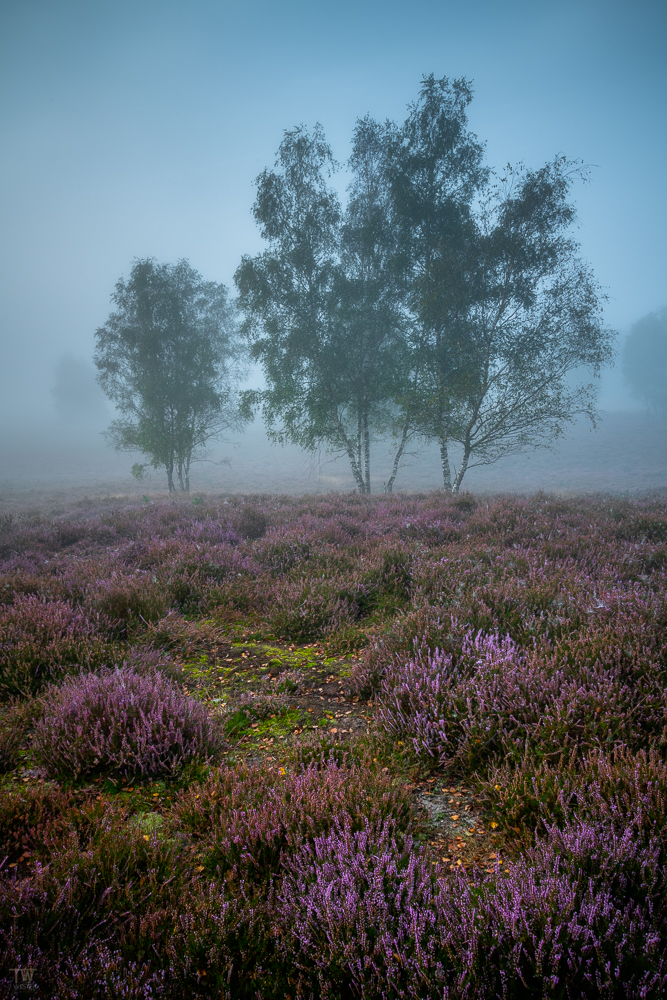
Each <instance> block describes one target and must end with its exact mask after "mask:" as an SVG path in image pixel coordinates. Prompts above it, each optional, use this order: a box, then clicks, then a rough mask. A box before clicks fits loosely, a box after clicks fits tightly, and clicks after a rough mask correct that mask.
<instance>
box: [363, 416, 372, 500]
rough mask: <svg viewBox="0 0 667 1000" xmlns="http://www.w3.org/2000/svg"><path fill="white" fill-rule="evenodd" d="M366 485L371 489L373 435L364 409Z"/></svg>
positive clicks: (367, 488)
mask: <svg viewBox="0 0 667 1000" xmlns="http://www.w3.org/2000/svg"><path fill="white" fill-rule="evenodd" d="M364 486H365V488H366V493H370V491H371V435H370V431H369V430H368V413H367V412H365V411H364Z"/></svg>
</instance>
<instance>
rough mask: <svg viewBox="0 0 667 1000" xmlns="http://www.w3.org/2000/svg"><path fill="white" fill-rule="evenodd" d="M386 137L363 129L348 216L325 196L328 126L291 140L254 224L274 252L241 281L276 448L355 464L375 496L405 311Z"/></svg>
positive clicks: (260, 194) (250, 261)
mask: <svg viewBox="0 0 667 1000" xmlns="http://www.w3.org/2000/svg"><path fill="white" fill-rule="evenodd" d="M387 141H388V140H387V135H386V133H385V131H383V129H382V128H381V127H380V126H377V125H376V124H375V123H373V122H371V121H370V120H365V121H364V122H359V123H358V125H357V129H356V132H355V139H354V148H353V154H352V159H351V169H352V172H353V181H352V184H351V187H350V199H349V202H348V206H347V210H346V211H345V212H344V211H343V209H342V207H341V204H340V201H339V199H338V196H337V195H336V193H335V192H334V191H333V190H332V189H331V188H329V187H328V183H327V182H328V178H329V177H330V175H331V174H332V173H333V171H334V169H335V168H336V164H335V162H334V159H333V156H332V153H331V149H330V147H329V146H328V144H327V143H326V141H325V138H324V134H323V131H322V128H321V126H319V125H318V126H316V127H315V129H314V130H313V132H312V133H309V132H308V131H307V130H306V129H305V128H304V127H299V128H297V129H294V130H292V131H287V132H286V133H285V135H284V138H283V141H282V143H281V146H280V149H279V153H278V158H277V162H276V168H277V169H276V170H273V171H270V170H265V171H263V173H262V174H260V176H259V178H258V179H257V198H256V201H255V205H254V209H253V211H254V215H255V219H256V220H257V222H258V224H259V226H260V231H261V234H262V236H263V238H264V239H265V240H266V241H267V243H268V248H267V249H266V250H265V251H264V252H263V253H261V254H259V255H257V256H256V257H244V258H243V260H242V261H241V264H240V266H239V268H238V270H237V272H236V275H235V279H234V280H235V282H236V286H237V288H238V290H239V296H240V298H239V301H240V305H241V308H242V309H243V311H244V313H245V316H246V319H245V321H244V325H243V329H244V333H245V334H246V336H247V337H248V339H249V340H250V342H251V348H250V350H251V356H252V357H253V358H254V359H256V360H257V361H259V362H260V363H261V365H262V368H263V371H264V376H265V379H266V389H265V390H263V391H262V392H255V393H247V394H246V402H247V405H248V408H249V409H251V408H253V407H259V408H261V410H262V412H263V415H264V419H265V421H266V423H267V427H268V432H269V436H270V437H271V438H272V439H273V440H275V441H277V442H280V443H282V442H284V441H291V442H293V443H296V444H299V445H300V446H301V447H303V448H306V449H308V450H314V449H316V448H318V447H324V448H326V449H327V450H329V451H333V452H339V453H341V452H342V453H343V454H345V455H346V456H347V458H348V461H349V464H350V469H351V471H352V475H353V477H354V481H355V483H356V486H357V488H358V490H359V491H360V492H361V493H370V491H371V436H372V434H373V432H374V431H375V432H377V431H381V430H382V429H385V428H386V427H387V426H388V423H389V422H390V402H391V396H392V392H393V391H394V389H395V387H396V384H397V375H398V370H399V369H398V368H397V365H398V362H399V358H400V335H399V329H400V318H401V313H400V309H399V308H398V307H397V301H396V299H397V297H396V292H395V289H394V283H393V279H392V277H391V271H390V266H389V264H390V259H391V257H392V252H393V251H392V249H391V234H390V226H389V225H388V222H387V213H386V201H387V189H386V184H385V183H384V174H383V170H384V157H385V152H386V145H387Z"/></svg>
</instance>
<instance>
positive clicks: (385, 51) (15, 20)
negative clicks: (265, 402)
mask: <svg viewBox="0 0 667 1000" xmlns="http://www.w3.org/2000/svg"><path fill="white" fill-rule="evenodd" d="M666 42H667V3H665V0H623V2H619V0H606V2H600V0H577V2H570V0H558V2H551V0H541V2H540V0H531V2H524V0H505V2H499V0H495V2H490V0H467V2H449V0H441V2H437V3H436V2H430V0H413V2H412V3H410V4H407V3H400V4H399V3H395V2H393V0H389V2H384V3H380V2H366V0H357V2H354V3H352V2H349V0H344V2H339V3H338V4H336V5H330V4H324V3H314V2H311V3H305V2H292V0H287V2H283V3H281V4H277V3H269V2H266V0H246V2H243V3H240V2H226V0H218V2H213V0H187V2H173V0H171V2H170V0H131V2H125V0H113V2H111V0H85V2H80V0H58V2H57V3H54V2H53V0H4V2H2V3H0V136H1V139H0V149H1V152H0V226H1V232H2V236H1V237H0V254H1V258H0V338H1V340H2V355H1V356H2V358H3V364H2V365H1V366H0V416H1V417H3V419H4V418H7V417H8V415H9V413H10V412H11V413H12V414H13V415H14V416H16V415H18V414H22V413H24V412H25V413H27V412H28V411H30V412H33V413H34V414H37V415H40V414H43V415H47V414H48V413H49V412H50V411H51V400H50V398H49V388H50V385H51V383H52V378H53V367H54V364H55V362H56V360H57V358H58V357H59V356H60V355H61V354H62V353H63V352H65V351H69V352H72V353H73V354H75V355H79V356H81V357H89V356H90V355H91V353H92V346H93V337H94V331H95V329H96V327H97V326H99V325H100V324H101V323H103V322H104V320H105V319H106V317H107V315H108V312H109V308H110V307H109V296H110V294H111V292H112V290H113V286H114V284H115V282H116V280H117V279H118V277H119V276H120V275H121V274H127V273H128V271H129V267H130V264H131V261H132V258H133V257H135V256H138V257H142V256H155V257H157V258H158V259H159V260H163V261H174V260H176V259H178V258H181V257H187V258H189V260H190V261H191V263H192V264H193V265H194V266H195V267H196V268H197V269H198V270H199V271H201V272H202V274H203V275H204V276H205V277H206V278H209V279H214V280H218V281H223V282H225V283H226V284H228V285H231V283H232V276H233V273H234V270H235V268H236V266H237V264H238V261H239V259H240V257H241V255H242V254H243V253H253V252H256V251H257V250H258V249H259V248H260V240H259V236H258V233H257V231H256V228H255V225H254V222H253V219H252V217H251V214H250V209H251V205H252V201H253V186H252V181H253V178H254V177H255V176H256V175H257V174H258V173H259V171H260V170H261V169H262V168H263V167H265V166H267V165H270V164H272V163H273V160H274V157H275V153H276V150H277V147H278V144H279V142H280V139H281V136H282V132H283V130H284V129H286V128H291V127H293V126H294V125H296V124H299V123H301V122H303V123H304V124H306V125H313V124H314V123H315V122H316V121H320V122H321V123H322V125H323V126H324V129H325V132H326V135H327V137H328V139H329V141H330V143H331V145H332V146H333V149H334V153H335V155H336V156H337V158H338V159H339V160H345V158H346V156H347V153H348V149H349V140H350V135H351V132H352V128H353V125H354V122H355V119H356V118H357V117H359V116H362V115H364V114H366V113H367V112H369V113H371V114H372V115H374V116H376V117H378V118H393V119H396V120H402V118H403V117H404V114H405V108H406V105H407V103H408V102H409V101H411V100H413V99H414V98H415V97H416V96H417V93H418V89H419V83H420V79H421V76H422V75H423V74H425V73H430V72H433V73H435V74H436V75H437V76H443V75H447V76H450V77H458V76H465V77H467V78H468V79H470V80H472V81H473V84H474V90H475V99H474V101H473V104H472V105H471V108H470V125H471V127H472V128H473V130H474V131H476V132H477V134H478V136H479V137H480V139H482V140H484V141H486V143H487V161H488V162H489V164H491V165H493V166H497V167H499V168H500V167H502V166H503V165H504V164H505V163H507V162H517V161H520V160H523V161H525V162H526V164H528V165H529V166H537V165H539V164H540V163H542V162H544V161H545V160H547V159H550V158H551V157H552V156H553V155H554V154H555V153H557V152H562V153H565V154H566V155H568V156H570V157H576V158H580V159H582V160H583V161H584V162H585V163H587V164H590V165H591V166H592V169H591V183H590V184H588V185H585V186H583V185H580V186H578V187H577V188H576V190H575V194H574V197H575V200H576V202H577V206H578V210H579V220H580V228H579V230H578V232H577V237H578V239H579V240H580V242H581V244H582V249H583V253H584V256H585V257H586V258H587V259H588V260H589V261H590V262H591V264H592V266H593V269H594V271H595V274H596V276H597V278H598V280H599V281H600V282H601V284H602V285H603V286H604V287H605V288H606V290H607V293H608V295H609V298H610V301H609V304H608V307H607V319H608V322H609V323H610V324H611V325H612V326H614V327H615V328H617V329H619V330H620V331H621V332H626V331H627V329H628V328H629V326H630V325H631V324H632V323H633V322H634V321H635V320H637V319H638V318H639V317H640V316H642V315H644V314H645V313H647V312H650V311H652V310H654V309H656V308H658V307H660V306H663V305H666V304H667V239H666V238H665V234H666V233H667V197H666V194H665V182H666V179H667V169H666V167H667V120H666V119H667V59H665V50H666ZM340 183H341V185H342V184H343V179H342V178H341V180H340ZM608 384H609V385H610V386H614V385H615V386H617V390H618V392H620V387H619V383H618V381H616V382H614V379H613V378H612V380H611V382H609V383H608ZM617 390H616V389H615V390H614V393H615V392H616V391H617ZM607 395H608V396H609V392H608V393H607ZM619 398H620V397H619ZM607 405H609V402H608V401H607Z"/></svg>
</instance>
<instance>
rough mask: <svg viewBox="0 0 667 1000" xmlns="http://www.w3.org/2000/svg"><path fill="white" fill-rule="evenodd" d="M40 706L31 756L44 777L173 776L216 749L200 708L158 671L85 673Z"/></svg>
mask: <svg viewBox="0 0 667 1000" xmlns="http://www.w3.org/2000/svg"><path fill="white" fill-rule="evenodd" d="M44 703H45V714H44V718H43V719H42V720H41V721H40V722H39V723H38V725H37V727H36V731H35V735H34V737H33V750H34V753H35V755H36V756H37V758H38V759H39V760H40V761H41V763H42V764H43V766H44V767H45V768H46V769H47V771H48V773H49V774H51V775H63V776H69V777H74V778H80V777H83V776H89V775H93V774H111V775H119V776H127V777H130V776H135V775H136V776H141V777H144V778H147V777H157V776H160V775H169V774H175V773H178V771H179V770H180V769H181V768H182V767H183V765H184V764H185V763H186V762H187V761H189V760H191V759H193V758H198V759H207V758H210V757H212V756H213V755H214V754H215V753H216V752H217V751H218V749H219V746H220V737H219V735H218V733H217V731H216V729H215V726H214V724H213V722H212V721H211V719H210V716H209V715H208V713H207V711H206V709H205V708H204V706H203V705H202V704H201V703H200V702H198V701H197V700H195V699H193V698H189V697H187V696H185V695H183V694H181V692H180V691H179V690H178V688H176V687H175V686H174V685H173V684H172V683H171V682H170V681H168V680H167V679H166V678H164V677H162V676H161V675H160V674H159V673H147V674H143V675H142V674H139V673H136V672H135V671H134V670H132V669H131V668H128V667H122V668H116V669H115V670H107V671H104V672H101V673H98V674H87V675H84V676H82V677H78V678H72V679H71V680H67V681H65V683H64V684H63V685H62V686H61V687H60V688H56V689H52V690H50V691H49V692H47V694H46V695H45V696H44Z"/></svg>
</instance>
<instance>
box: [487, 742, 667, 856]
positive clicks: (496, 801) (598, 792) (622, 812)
mask: <svg viewBox="0 0 667 1000" xmlns="http://www.w3.org/2000/svg"><path fill="white" fill-rule="evenodd" d="M480 795H481V798H482V801H483V802H484V804H485V806H486V809H487V810H488V812H489V813H490V814H491V815H492V816H493V817H494V819H495V820H496V821H497V822H498V823H500V824H501V825H503V826H504V827H505V828H506V829H507V830H510V831H512V832H516V833H523V839H524V841H526V842H528V843H530V842H531V841H532V835H533V833H534V832H535V831H537V832H538V833H543V832H544V830H545V828H546V825H549V824H550V825H552V826H553V824H556V825H558V826H561V827H562V826H564V825H565V823H566V822H570V821H572V820H574V819H575V818H576V817H578V818H580V819H586V820H589V821H590V822H592V823H595V822H603V823H606V824H612V825H613V826H614V828H615V829H616V830H617V831H622V830H623V829H625V827H626V826H628V825H629V824H630V825H632V826H633V827H634V829H635V833H636V835H637V836H638V837H646V836H647V835H650V834H651V833H653V832H654V831H658V830H661V829H662V828H663V827H664V826H665V824H666V822H667V764H665V762H664V760H662V759H661V758H660V757H659V756H658V753H657V751H656V750H655V749H651V750H649V751H646V750H640V751H639V752H638V753H634V754H633V753H632V752H631V751H630V750H629V749H628V748H627V747H623V746H621V747H618V748H617V749H616V750H614V751H613V752H612V753H611V754H605V753H604V752H602V751H599V750H593V751H592V752H591V753H590V754H588V755H587V756H586V757H585V758H584V759H583V760H582V759H578V757H577V755H576V754H575V753H573V752H571V753H570V754H569V755H565V754H563V755H562V756H561V758H560V760H558V761H556V762H549V761H545V760H536V759H535V757H534V756H533V755H530V754H528V755H526V757H524V759H523V760H522V761H520V762H519V764H518V765H516V764H513V763H511V762H508V761H505V762H503V763H502V764H500V765H499V766H498V767H496V768H494V769H492V770H491V771H490V773H489V775H488V780H487V781H484V782H482V783H480Z"/></svg>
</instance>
